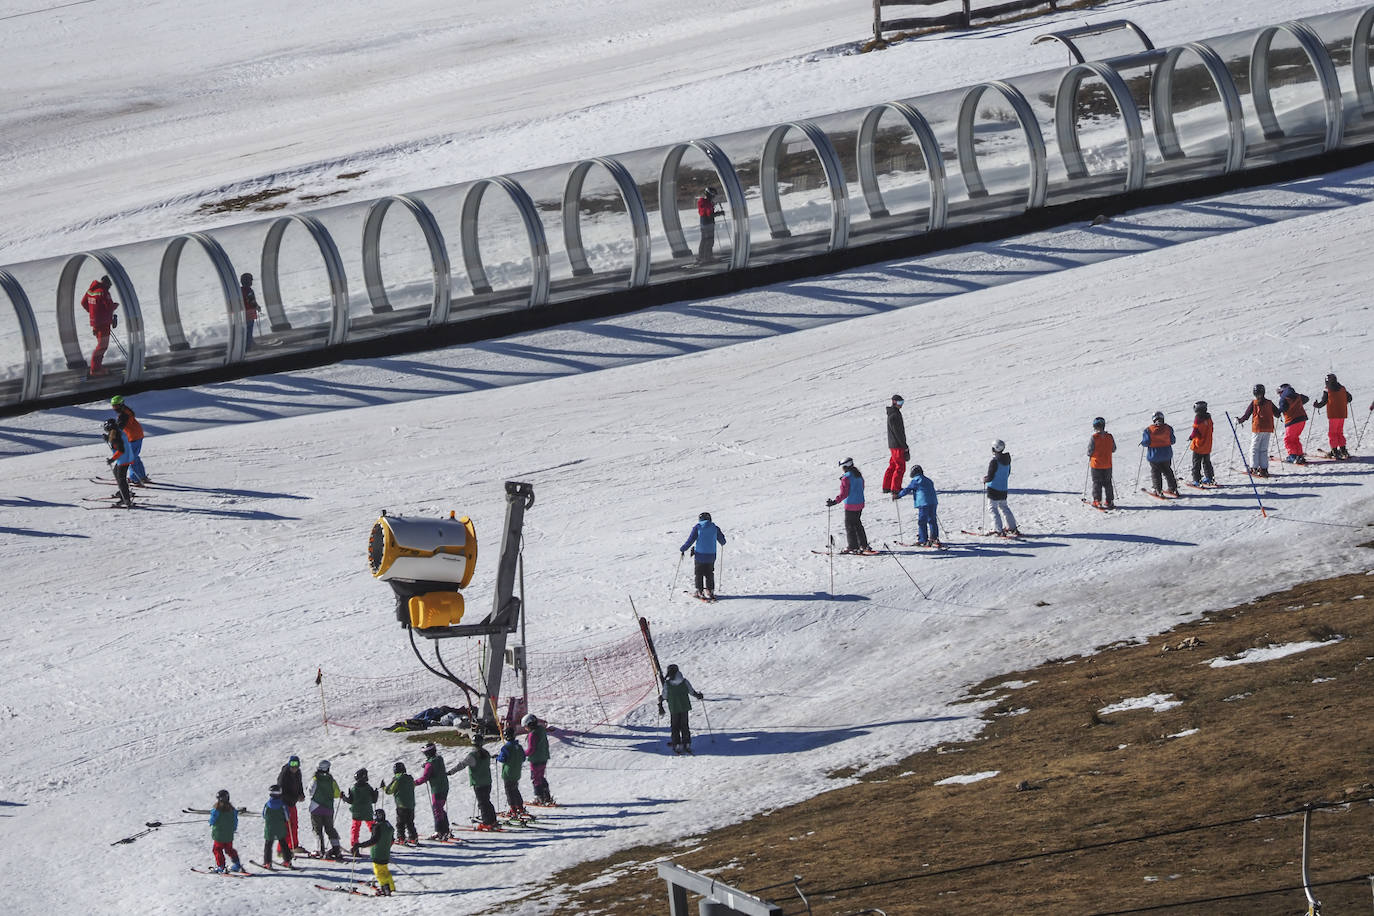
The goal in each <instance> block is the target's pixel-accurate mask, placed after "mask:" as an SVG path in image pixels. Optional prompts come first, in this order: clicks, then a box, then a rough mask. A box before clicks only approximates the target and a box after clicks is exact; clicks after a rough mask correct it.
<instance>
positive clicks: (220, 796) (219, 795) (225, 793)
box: [215, 789, 229, 801]
mask: <svg viewBox="0 0 1374 916" xmlns="http://www.w3.org/2000/svg"><path fill="white" fill-rule="evenodd" d="M228 800H229V790H228V789H220V790H219V791H218V792H216V793H215V801H228Z"/></svg>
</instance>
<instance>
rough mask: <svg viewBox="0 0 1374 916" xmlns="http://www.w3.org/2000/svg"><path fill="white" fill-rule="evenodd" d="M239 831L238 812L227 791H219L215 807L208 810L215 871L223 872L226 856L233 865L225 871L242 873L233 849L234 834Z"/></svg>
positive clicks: (236, 852) (237, 855)
mask: <svg viewBox="0 0 1374 916" xmlns="http://www.w3.org/2000/svg"><path fill="white" fill-rule="evenodd" d="M238 829H239V812H238V809H237V808H235V807H234V805H233V803H232V802H230V801H229V790H228V789H220V790H219V791H218V792H216V793H215V806H214V807H213V808H211V809H210V839H211V840H212V841H213V843H214V845H213V846H212V847H211V849H212V850H213V852H214V854H215V871H217V872H223V871H225V870H226V869H225V867H224V857H225V856H226V855H227V856H228V857H229V861H231V862H233V863H234V864H233V865H232V866H230V867H229V868H228V869H227V870H228V871H234V872H239V871H243V865H242V864H241V863H240V862H239V854H238V851H237V850H236V849H234V832H235V831H237V830H238Z"/></svg>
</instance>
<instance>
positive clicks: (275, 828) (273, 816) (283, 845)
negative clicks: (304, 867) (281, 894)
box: [262, 785, 291, 870]
mask: <svg viewBox="0 0 1374 916" xmlns="http://www.w3.org/2000/svg"><path fill="white" fill-rule="evenodd" d="M289 837H290V831H289V830H288V827H287V821H286V804H285V803H284V802H283V801H282V790H281V786H279V785H274V786H272V787H271V788H270V789H268V790H267V804H265V805H263V806H262V867H263V868H266V869H269V870H270V869H271V868H272V842H273V841H274V840H275V841H276V843H277V851H278V852H279V853H281V864H282V865H283V866H285V867H286V868H290V867H291V842H290V839H289Z"/></svg>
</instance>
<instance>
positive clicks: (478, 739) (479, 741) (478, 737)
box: [472, 732, 487, 747]
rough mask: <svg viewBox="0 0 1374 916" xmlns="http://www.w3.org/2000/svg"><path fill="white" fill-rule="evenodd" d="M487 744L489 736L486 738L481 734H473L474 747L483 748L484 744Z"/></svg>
mask: <svg viewBox="0 0 1374 916" xmlns="http://www.w3.org/2000/svg"><path fill="white" fill-rule="evenodd" d="M486 743H487V736H486V735H484V734H482V733H481V732H473V733H472V746H473V747H481V746H482V745H484V744H486Z"/></svg>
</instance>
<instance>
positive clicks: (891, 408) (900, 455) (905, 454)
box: [883, 394, 911, 493]
mask: <svg viewBox="0 0 1374 916" xmlns="http://www.w3.org/2000/svg"><path fill="white" fill-rule="evenodd" d="M903 403H904V401H903V400H902V396H901V395H900V394H894V395H893V396H892V403H891V404H889V405H888V408H887V447H888V450H889V451H891V452H892V458H891V459H890V460H889V461H888V463H887V471H885V472H884V473H883V492H884V493H896V492H897V491H898V490H900V489H901V488H902V482H903V477H902V475H903V474H905V473H906V463H907V462H908V461H910V460H911V449H910V448H909V447H908V446H907V444H906V423H905V422H903V420H902V404H903Z"/></svg>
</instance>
